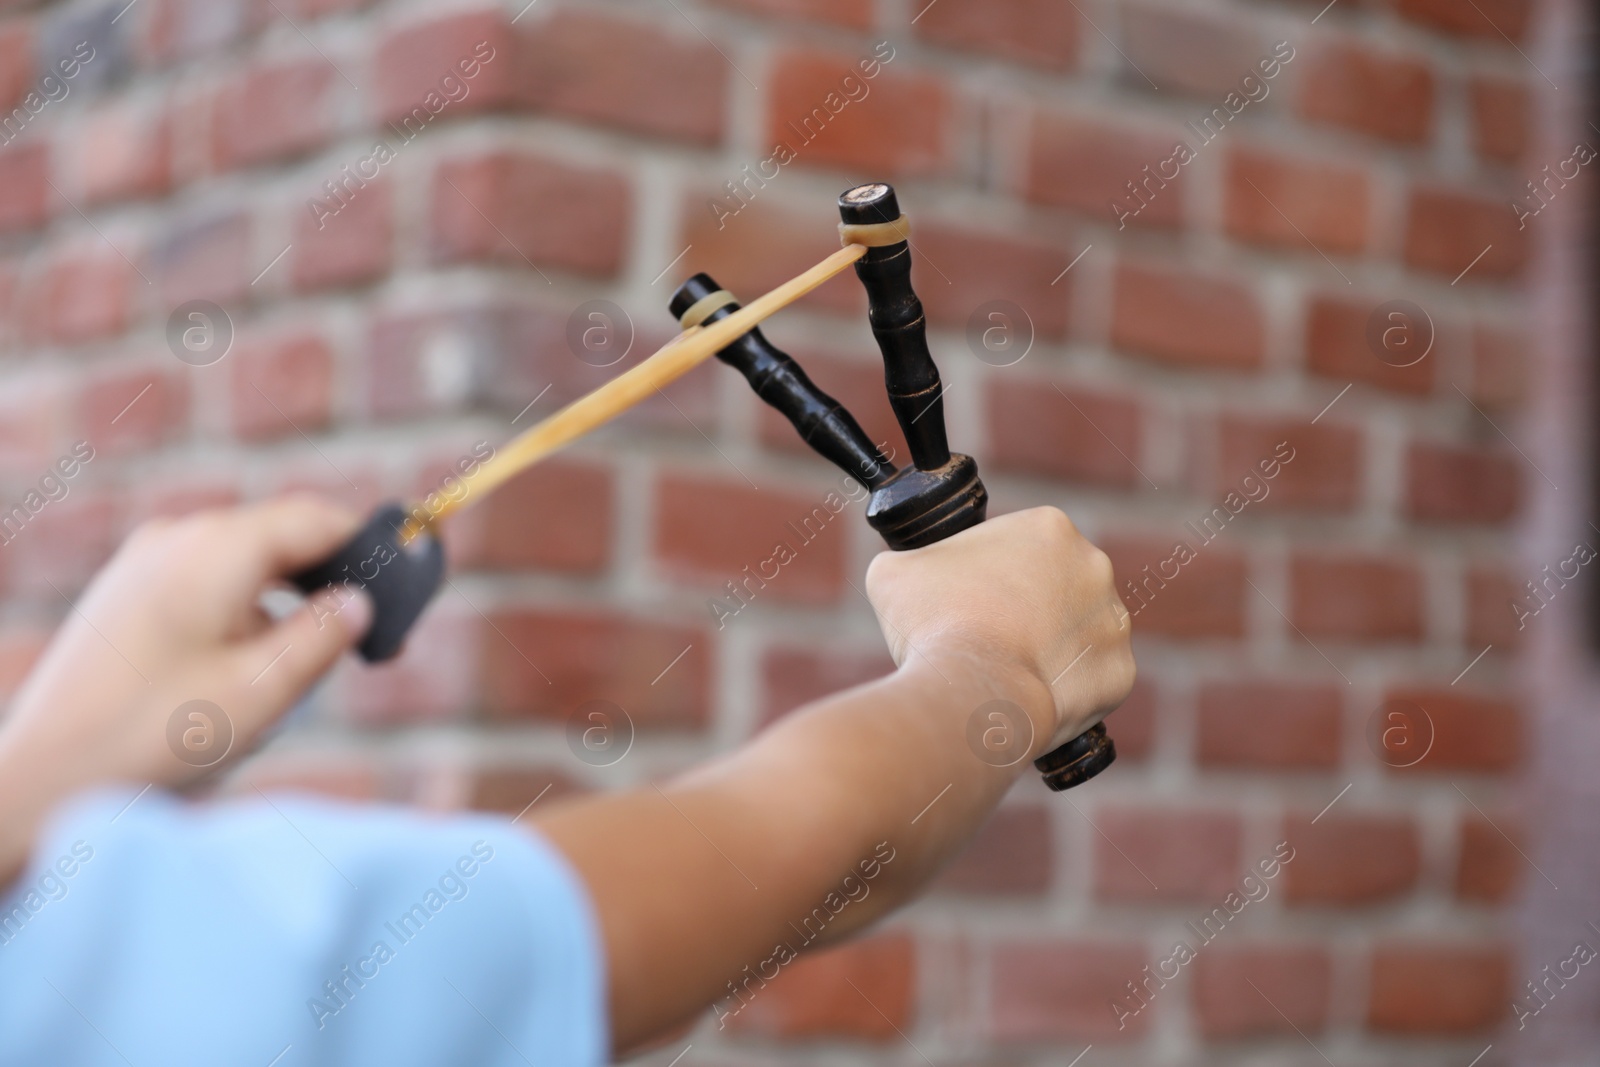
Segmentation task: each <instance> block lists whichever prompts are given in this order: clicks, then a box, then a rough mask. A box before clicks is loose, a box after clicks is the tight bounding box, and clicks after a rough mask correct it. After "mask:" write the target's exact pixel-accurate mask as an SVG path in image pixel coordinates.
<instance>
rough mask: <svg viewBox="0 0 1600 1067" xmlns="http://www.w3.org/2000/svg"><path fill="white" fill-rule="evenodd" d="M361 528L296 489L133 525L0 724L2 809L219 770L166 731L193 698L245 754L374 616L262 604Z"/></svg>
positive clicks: (331, 606)
mask: <svg viewBox="0 0 1600 1067" xmlns="http://www.w3.org/2000/svg"><path fill="white" fill-rule="evenodd" d="M359 524H360V520H359V516H357V515H356V514H355V513H354V512H351V511H349V510H347V509H345V508H343V507H340V506H337V505H335V504H332V503H329V502H327V501H324V500H321V499H318V498H316V497H311V496H306V495H297V496H288V497H282V498H279V499H276V500H271V501H267V502H264V503H260V504H255V505H251V506H248V507H243V508H235V509H230V510H220V511H210V512H203V513H200V514H197V515H193V516H189V517H186V518H182V519H178V520H155V521H153V522H149V523H146V524H145V525H143V526H141V527H139V529H137V530H136V531H134V533H133V535H132V536H131V537H129V538H128V540H127V541H126V542H125V543H124V544H123V546H122V548H121V549H119V550H118V552H117V554H116V556H115V557H113V558H112V560H111V562H110V563H109V564H107V565H106V567H105V569H104V570H102V571H101V572H100V573H99V574H98V575H97V576H96V577H95V579H94V581H93V582H92V583H91V584H90V586H89V588H88V590H87V591H86V592H85V593H84V594H83V596H82V597H81V598H80V599H79V601H78V604H77V605H76V607H75V608H74V609H73V610H72V611H71V612H69V613H68V615H67V617H66V620H65V622H64V623H63V624H62V626H61V629H60V630H59V631H58V632H57V633H56V635H55V638H54V639H53V640H52V641H51V643H50V646H49V648H48V649H47V650H46V652H45V654H44V656H43V658H42V659H41V660H40V662H39V664H38V666H37V667H35V668H34V670H33V673H32V674H31V675H30V676H29V678H28V680H27V682H26V683H25V684H24V685H23V688H22V690H21V691H20V692H19V693H18V694H17V697H16V699H15V701H14V702H13V704H12V708H11V714H10V715H9V716H8V718H7V720H6V721H5V723H4V724H3V727H0V811H3V812H5V813H6V814H7V815H8V816H9V815H12V814H15V813H16V798H17V797H18V795H19V793H20V794H23V795H27V794H31V795H32V797H33V798H35V799H34V800H32V801H30V802H29V803H28V804H27V807H28V808H30V809H33V810H34V811H38V810H47V808H48V804H46V805H45V806H44V809H41V807H40V803H39V802H40V801H41V800H44V801H48V802H49V803H54V802H55V801H58V800H60V799H61V798H62V797H64V796H65V795H67V794H68V793H70V792H73V791H75V790H77V789H81V788H84V787H86V786H90V785H94V784H97V783H99V782H103V781H108V780H121V781H130V782H131V781H138V782H150V783H154V784H156V785H177V784H181V783H183V782H185V781H187V780H190V779H193V778H195V777H197V776H199V775H200V774H201V773H203V768H202V767H199V766H195V765H193V764H196V763H200V764H206V763H209V762H214V761H211V760H206V759H190V760H188V761H186V760H184V759H180V758H179V756H178V755H177V754H176V753H175V752H174V750H173V747H172V745H170V744H169V735H168V727H169V721H170V720H171V719H172V717H173V714H174V712H176V711H177V709H178V708H179V706H180V705H183V704H185V703H187V702H189V701H192V700H204V701H209V702H211V703H212V704H215V705H216V706H217V707H218V708H220V709H221V711H222V713H223V715H225V716H226V717H227V723H228V724H230V725H231V729H232V736H233V740H232V743H231V745H230V746H229V747H230V749H231V751H232V752H233V753H239V752H243V751H247V750H248V749H249V747H250V745H251V743H252V742H253V741H254V740H255V739H256V738H257V737H258V736H259V735H260V734H261V732H262V731H263V730H264V729H265V728H266V727H267V726H268V725H269V724H271V723H272V721H273V720H274V719H276V718H277V717H278V716H279V715H281V714H282V713H283V712H284V711H285V710H287V709H288V708H289V707H291V706H292V705H293V704H294V702H295V700H296V699H298V698H299V696H300V694H301V693H303V692H304V691H305V690H306V688H307V687H309V686H310V685H311V683H313V682H314V681H316V679H317V678H318V677H320V676H321V675H322V674H323V673H324V672H325V671H327V670H328V668H329V667H331V666H332V665H333V663H334V661H335V660H337V659H338V658H339V655H340V653H342V652H343V651H344V650H345V649H346V648H349V647H350V646H351V645H352V644H353V643H355V642H356V641H357V640H359V639H360V637H361V635H362V633H364V632H365V630H366V628H367V625H368V623H369V622H370V620H371V607H370V603H369V602H368V601H367V599H366V597H365V595H364V594H362V595H357V596H350V595H349V594H344V595H343V597H341V595H340V594H339V593H338V592H337V591H335V590H332V589H328V590H323V591H322V592H320V593H318V594H317V595H316V596H314V597H313V598H311V601H310V602H309V603H307V604H306V605H305V606H303V607H302V608H300V609H299V610H297V611H296V612H295V613H294V614H292V615H290V616H289V617H287V618H285V619H283V620H281V621H278V622H273V621H272V620H271V619H269V618H268V617H267V615H266V614H265V613H263V612H262V611H261V609H260V608H259V607H258V606H257V602H258V599H259V597H260V594H261V592H262V591H263V589H265V588H266V587H268V586H269V585H270V584H272V583H273V582H274V581H276V580H278V579H281V578H283V577H284V576H285V575H288V574H292V573H293V572H295V571H297V570H300V569H301V568H303V567H306V566H307V565H309V564H312V563H315V562H316V561H318V560H320V559H323V558H325V557H326V556H328V555H329V554H330V553H331V552H333V551H334V550H335V549H336V548H338V546H339V545H340V544H341V543H342V542H344V541H345V540H346V539H347V538H349V537H350V535H351V534H353V533H354V532H355V530H356V529H357V527H358V526H359ZM180 718H181V717H180ZM190 725H191V724H190V723H188V722H185V723H183V726H184V727H185V728H187V727H188V726H190ZM193 725H200V724H199V723H198V721H197V722H196V723H194V724H193ZM211 725H212V726H213V727H216V728H219V729H221V728H224V727H223V724H220V723H218V724H211ZM179 732H180V735H181V731H179ZM196 736H197V735H191V738H194V737H196ZM219 755H220V754H219ZM24 782H25V783H26V785H27V787H28V788H27V790H26V791H24V790H22V789H19V788H17V786H18V785H19V784H21V783H24ZM7 783H9V784H7ZM8 829H9V828H8ZM3 866H4V863H3V862H0V867H3Z"/></svg>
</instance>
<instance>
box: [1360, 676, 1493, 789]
mask: <svg viewBox="0 0 1600 1067" xmlns="http://www.w3.org/2000/svg"><path fill="white" fill-rule="evenodd" d="M1384 704H1385V707H1388V706H1389V705H1391V704H1393V705H1395V706H1396V707H1397V708H1402V709H1410V708H1415V707H1420V708H1421V709H1422V710H1423V711H1425V712H1426V713H1427V721H1429V722H1431V723H1432V729H1433V745H1432V747H1431V748H1429V749H1428V750H1427V755H1426V756H1425V757H1423V759H1422V760H1421V761H1420V762H1418V763H1416V764H1414V765H1413V766H1411V767H1408V768H1404V769H1398V768H1397V769H1396V773H1407V774H1409V773H1438V774H1443V773H1449V772H1452V771H1457V772H1459V771H1468V772H1475V773H1481V774H1495V773H1504V772H1508V771H1512V770H1515V769H1516V768H1517V766H1518V765H1519V764H1520V763H1521V762H1522V755H1523V748H1524V745H1525V741H1524V736H1523V735H1524V727H1523V715H1522V712H1521V710H1520V709H1519V708H1518V707H1517V705H1516V704H1515V703H1514V702H1512V701H1510V700H1501V699H1496V698H1494V697H1487V696H1478V695H1474V694H1471V693H1465V692H1462V691H1461V690H1459V689H1454V688H1443V689H1423V688H1396V689H1391V690H1389V692H1388V693H1387V694H1386V695H1385V702H1384ZM1413 714H1414V713H1413ZM1417 729H1418V730H1419V731H1420V730H1424V729H1426V727H1424V726H1418V728H1417ZM1419 739H1420V738H1419Z"/></svg>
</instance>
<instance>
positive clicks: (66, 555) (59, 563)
mask: <svg viewBox="0 0 1600 1067" xmlns="http://www.w3.org/2000/svg"><path fill="white" fill-rule="evenodd" d="M35 477H36V478H37V477H38V475H35ZM8 506H9V505H8ZM116 521H117V508H116V502H115V501H114V500H113V499H112V497H111V496H109V495H108V494H106V493H104V492H96V491H93V490H91V489H89V488H86V487H84V486H82V485H77V486H72V488H71V489H70V491H69V494H68V495H67V496H66V497H64V498H62V499H60V500H55V501H51V502H50V503H48V504H46V505H45V507H44V509H43V510H42V511H40V512H39V513H38V514H36V515H34V516H33V518H32V519H31V520H30V521H29V522H28V524H27V525H26V526H25V527H23V528H22V532H21V533H20V534H19V535H18V536H17V537H15V538H14V539H13V540H11V541H9V542H7V543H6V546H5V549H6V552H7V553H8V554H9V555H10V557H11V558H10V560H9V562H10V564H11V566H10V568H9V574H8V576H7V577H8V581H9V583H10V586H11V589H12V590H14V591H16V592H19V593H22V594H24V595H27V596H30V597H32V598H34V599H37V600H49V601H51V602H52V603H59V602H60V599H61V597H60V594H62V593H65V594H67V595H68V596H70V595H72V594H73V593H76V592H77V591H79V590H80V589H82V588H83V587H84V586H86V585H87V584H88V583H89V579H90V578H92V577H93V576H94V573H95V571H97V570H99V569H100V568H101V567H102V566H104V565H105V563H106V561H107V560H109V559H110V558H111V553H112V552H114V551H115V550H116V547H117V536H116ZM52 586H53V588H52Z"/></svg>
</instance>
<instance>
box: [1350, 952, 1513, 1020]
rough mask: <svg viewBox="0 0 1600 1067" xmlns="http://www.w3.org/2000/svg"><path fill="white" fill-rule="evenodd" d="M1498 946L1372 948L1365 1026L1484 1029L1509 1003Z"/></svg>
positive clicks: (1505, 964) (1507, 968)
mask: <svg viewBox="0 0 1600 1067" xmlns="http://www.w3.org/2000/svg"><path fill="white" fill-rule="evenodd" d="M1510 975H1511V959H1510V954H1509V953H1508V952H1507V951H1506V950H1505V949H1504V948H1501V947H1499V946H1492V945H1471V944H1429V943H1422V942H1391V943H1387V944H1380V945H1379V946H1378V947H1377V948H1375V949H1373V952H1372V975H1371V982H1370V986H1369V993H1368V997H1369V999H1368V1002H1367V1025H1368V1026H1369V1027H1371V1028H1372V1029H1373V1030H1376V1031H1378V1032H1379V1033H1386V1034H1407V1035H1421V1034H1469V1033H1481V1032H1485V1031H1487V1030H1488V1029H1490V1028H1491V1027H1493V1026H1494V1025H1495V1024H1496V1023H1498V1022H1500V1021H1501V1020H1502V1019H1503V1018H1505V1016H1506V1009H1507V1007H1508V1005H1509V1004H1510V1003H1511V977H1510Z"/></svg>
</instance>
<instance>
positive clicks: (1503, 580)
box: [1466, 563, 1527, 655]
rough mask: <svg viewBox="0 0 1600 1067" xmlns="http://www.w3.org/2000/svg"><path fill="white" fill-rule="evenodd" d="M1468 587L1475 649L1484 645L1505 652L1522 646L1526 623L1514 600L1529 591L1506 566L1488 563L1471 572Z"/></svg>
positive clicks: (1469, 639) (1470, 639) (1470, 632)
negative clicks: (1518, 582) (1515, 606)
mask: <svg viewBox="0 0 1600 1067" xmlns="http://www.w3.org/2000/svg"><path fill="white" fill-rule="evenodd" d="M1466 587H1467V588H1466V594H1467V643H1468V644H1469V645H1471V646H1472V647H1473V648H1474V649H1480V648H1482V647H1483V646H1484V645H1494V646H1495V647H1496V648H1498V649H1500V650H1501V651H1509V650H1511V649H1515V648H1519V647H1521V645H1522V636H1523V634H1524V632H1525V631H1526V623H1525V621H1523V620H1522V619H1521V613H1519V612H1518V611H1516V610H1515V609H1514V608H1513V607H1512V602H1513V601H1518V600H1520V599H1521V598H1524V597H1526V596H1527V593H1526V591H1525V590H1524V589H1522V588H1521V587H1520V586H1519V585H1518V584H1517V579H1515V578H1513V577H1512V575H1511V574H1510V572H1509V571H1507V570H1505V569H1504V568H1503V567H1499V566H1495V565H1493V564H1489V563H1484V564H1481V565H1478V566H1474V567H1472V568H1471V569H1470V570H1468V571H1467V577H1466ZM1526 610H1527V609H1526V608H1524V611H1526ZM1473 654H1474V655H1476V654H1477V653H1476V652H1474V653H1473Z"/></svg>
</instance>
